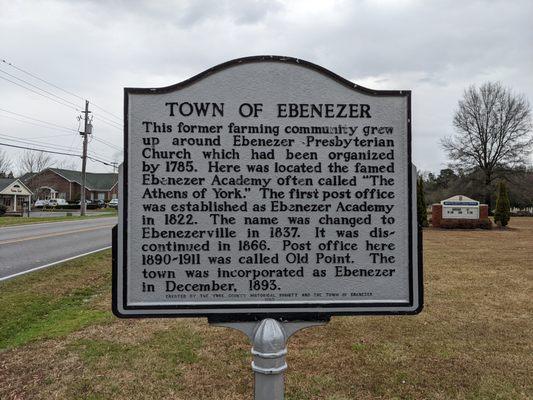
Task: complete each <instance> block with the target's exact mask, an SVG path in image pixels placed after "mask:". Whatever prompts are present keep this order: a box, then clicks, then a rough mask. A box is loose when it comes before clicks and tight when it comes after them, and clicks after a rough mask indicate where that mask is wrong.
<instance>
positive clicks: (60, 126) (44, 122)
mask: <svg viewBox="0 0 533 400" xmlns="http://www.w3.org/2000/svg"><path fill="white" fill-rule="evenodd" d="M0 111H3V112H6V113H9V114H13V115H18V116H19V117H22V118H28V119H31V120H33V121H37V122H42V123H43V124H48V125H53V126H55V127H58V128H62V129H67V130H69V131H72V132H78V130H77V129H72V128H68V127H66V126H63V125H58V124H54V123H53V122H48V121H44V120H42V119H38V118H33V117H29V116H27V115H24V114H19V113H16V112H13V111H9V110H6V109H4V108H0Z"/></svg>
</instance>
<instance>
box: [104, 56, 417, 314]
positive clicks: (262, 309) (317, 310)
mask: <svg viewBox="0 0 533 400" xmlns="http://www.w3.org/2000/svg"><path fill="white" fill-rule="evenodd" d="M259 62H278V63H284V64H293V65H299V66H302V67H305V68H308V69H311V70H314V71H316V72H318V73H320V74H322V75H325V76H327V77H329V78H330V79H332V80H334V81H336V82H337V83H340V84H341V85H343V86H345V87H347V88H349V89H351V90H354V91H356V92H360V93H363V94H367V95H371V96H389V97H390V96H393V97H406V99H407V116H406V117H407V121H406V122H407V127H406V128H407V167H406V168H407V171H408V176H407V179H408V204H407V207H408V210H407V215H408V226H409V236H408V246H409V266H408V267H409V303H394V302H391V303H364V304H361V303H344V304H338V303H337V304H331V305H330V304H328V303H327V302H317V303H307V304H298V303H294V304H279V303H278V304H273V303H267V304H265V303H257V304H246V305H233V304H223V303H222V304H217V305H214V306H213V305H206V304H201V303H199V304H198V305H162V306H128V305H127V267H126V266H127V247H128V246H127V231H128V210H127V204H128V203H127V199H128V150H129V146H128V123H129V118H128V111H129V95H130V94H163V93H170V92H174V91H177V90H180V89H183V88H185V87H187V86H190V85H192V84H194V83H196V82H198V81H200V80H202V79H205V78H207V77H209V76H210V75H213V74H215V73H217V72H219V71H222V70H224V69H228V68H232V67H236V66H239V65H244V64H251V63H259ZM412 188H413V182H412V173H411V91H410V90H373V89H369V88H366V87H364V86H360V85H357V84H354V83H353V82H350V81H349V80H347V79H345V78H343V77H341V76H339V75H337V74H335V73H333V72H331V71H330V70H328V69H326V68H324V67H321V66H319V65H316V64H313V63H311V62H309V61H304V60H301V59H298V58H293V57H284V56H251V57H244V58H238V59H235V60H231V61H227V62H225V63H222V64H219V65H216V66H214V67H212V68H210V69H208V70H206V71H204V72H201V73H199V74H197V75H195V76H193V77H191V78H189V79H187V80H185V81H182V82H180V83H176V84H174V85H170V86H165V87H160V88H131V87H129V88H124V164H123V186H122V191H123V192H122V201H123V208H122V210H123V232H122V234H123V237H122V239H123V257H122V274H123V276H122V284H123V285H122V293H119V292H118V286H119V285H118V267H119V266H118V257H117V254H116V251H117V249H118V247H117V246H118V240H117V239H118V238H116V237H115V235H114V236H113V241H114V244H113V251H114V253H113V283H112V292H113V293H112V295H113V296H112V297H113V299H112V301H113V304H112V308H113V313H114V314H115V315H116V316H118V317H121V318H154V317H163V318H168V317H209V318H210V321H213V322H214V321H228V320H232V321H235V320H239V321H245V320H259V319H263V318H276V319H284V320H296V319H298V320H310V319H312V320H317V319H318V320H320V319H327V318H329V317H330V316H331V315H400V314H417V313H419V312H420V311H421V310H422V307H423V283H422V230H421V228H420V227H418V246H417V248H418V257H417V258H418V265H417V266H416V268H417V272H418V274H417V278H418V279H417V281H418V287H417V288H416V289H415V288H414V287H413V286H414V284H413V268H415V266H413V207H412V205H413V201H414V200H413V194H412ZM117 231H118V230H117ZM117 234H118V233H117ZM414 290H417V294H418V304H419V305H418V307H417V308H416V309H414V310H412V309H410V308H412V307H413V305H414ZM120 295H122V296H121V298H122V307H123V309H124V310H132V311H139V313H135V314H124V313H122V312H121V311H120V309H119V307H118V302H119V296H120ZM328 307H337V308H344V307H346V308H352V309H351V310H347V311H346V312H344V311H340V312H339V311H331V310H330V311H328ZM369 307H373V308H385V307H395V308H405V309H406V310H405V311H387V310H383V311H379V312H375V311H365V308H369ZM251 308H256V309H258V311H257V312H252V313H250V312H249V311H244V309H251ZM269 308H277V309H279V308H287V309H288V311H287V312H286V313H285V312H283V313H279V312H268V311H267V310H268V309H269ZM297 308H299V309H306V308H308V309H309V311H307V310H299V311H294V309H297ZM354 308H357V310H353V309H354ZM194 309H198V310H199V312H198V313H190V314H189V313H187V314H183V313H180V312H179V310H194ZM143 310H145V311H148V310H176V313H168V314H165V313H161V314H157V313H150V314H146V313H142V311H143ZM209 310H227V311H228V313H227V314H220V313H216V314H215V313H210V312H209Z"/></svg>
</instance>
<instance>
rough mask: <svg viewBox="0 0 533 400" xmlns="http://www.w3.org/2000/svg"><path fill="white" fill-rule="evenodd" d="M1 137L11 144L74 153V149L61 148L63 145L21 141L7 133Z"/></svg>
mask: <svg viewBox="0 0 533 400" xmlns="http://www.w3.org/2000/svg"><path fill="white" fill-rule="evenodd" d="M0 137H1V138H2V139H4V140H9V141H11V142H18V143H23V144H29V145H32V146H33V145H37V146H43V147H49V148H52V149H59V150H67V151H72V147H70V148H69V147H67V146H61V145H57V144H53V143H46V142H41V141H38V140H26V139H19V138H18V137H16V136H11V135H6V134H5V133H4V134H0Z"/></svg>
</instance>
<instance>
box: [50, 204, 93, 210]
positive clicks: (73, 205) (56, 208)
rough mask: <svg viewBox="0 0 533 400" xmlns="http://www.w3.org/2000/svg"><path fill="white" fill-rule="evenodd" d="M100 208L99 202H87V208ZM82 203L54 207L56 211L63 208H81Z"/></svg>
mask: <svg viewBox="0 0 533 400" xmlns="http://www.w3.org/2000/svg"><path fill="white" fill-rule="evenodd" d="M97 208H98V205H97V204H87V207H86V209H87V210H96V209H97ZM79 209H80V205H79V204H65V205H62V206H57V207H54V208H53V210H54V211H62V210H79Z"/></svg>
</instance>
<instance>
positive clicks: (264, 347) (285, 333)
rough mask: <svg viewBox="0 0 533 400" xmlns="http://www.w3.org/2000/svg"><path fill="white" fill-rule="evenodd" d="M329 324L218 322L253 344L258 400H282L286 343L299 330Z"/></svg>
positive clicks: (216, 324)
mask: <svg viewBox="0 0 533 400" xmlns="http://www.w3.org/2000/svg"><path fill="white" fill-rule="evenodd" d="M327 322H328V320H324V321H310V322H305V321H302V322H279V321H276V320H275V319H271V318H267V319H264V320H262V321H259V322H218V323H217V322H215V323H212V325H214V326H224V327H227V328H233V329H237V330H239V331H241V332H243V333H244V334H245V335H246V336H248V337H249V338H250V340H251V341H252V355H253V361H252V370H253V371H254V375H255V384H254V399H255V400H283V399H284V398H285V376H284V372H285V370H286V369H287V362H286V360H285V356H286V355H287V340H288V339H289V337H291V336H292V334H294V333H296V332H297V331H299V330H300V329H305V328H309V327H311V326H317V325H325V324H326V323H327Z"/></svg>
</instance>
